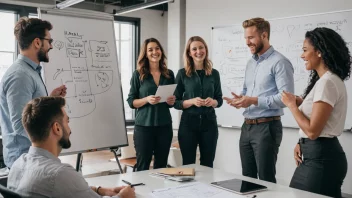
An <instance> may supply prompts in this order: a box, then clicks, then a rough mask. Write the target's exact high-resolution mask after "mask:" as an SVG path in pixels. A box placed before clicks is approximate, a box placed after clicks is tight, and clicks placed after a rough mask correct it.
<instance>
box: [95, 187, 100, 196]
mask: <svg viewBox="0 0 352 198" xmlns="http://www.w3.org/2000/svg"><path fill="white" fill-rule="evenodd" d="M100 188H101V186H96V187H95V192H96V193H97V194H98V195H100V194H99V189H100Z"/></svg>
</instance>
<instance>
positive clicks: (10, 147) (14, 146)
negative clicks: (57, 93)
mask: <svg viewBox="0 0 352 198" xmlns="http://www.w3.org/2000/svg"><path fill="white" fill-rule="evenodd" d="M41 69H42V67H41V66H40V65H38V64H36V63H35V62H33V61H32V60H30V59H29V58H28V57H26V56H23V55H21V54H20V55H19V56H18V59H17V60H16V61H15V62H14V63H13V64H12V65H11V67H9V69H8V70H7V71H6V73H5V74H4V76H3V78H2V80H1V84H0V99H1V101H0V124H1V131H2V143H3V155H4V161H5V164H6V166H7V167H9V168H11V166H12V164H13V162H14V161H15V160H16V159H17V158H19V157H20V156H21V155H22V154H23V153H26V152H28V149H29V147H30V145H31V142H30V140H29V137H28V135H27V133H26V132H25V130H24V128H23V126H22V110H23V108H24V106H25V105H26V104H27V103H28V102H29V101H30V100H32V99H33V98H37V97H41V96H47V92H46V88H45V85H44V83H43V81H42V79H41V77H40V72H41Z"/></svg>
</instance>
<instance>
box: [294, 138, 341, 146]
mask: <svg viewBox="0 0 352 198" xmlns="http://www.w3.org/2000/svg"><path fill="white" fill-rule="evenodd" d="M335 139H337V137H336V136H335V137H333V138H329V137H318V138H317V139H315V140H311V139H309V138H299V142H298V143H299V144H304V143H306V142H311V141H319V142H324V141H334V140H335Z"/></svg>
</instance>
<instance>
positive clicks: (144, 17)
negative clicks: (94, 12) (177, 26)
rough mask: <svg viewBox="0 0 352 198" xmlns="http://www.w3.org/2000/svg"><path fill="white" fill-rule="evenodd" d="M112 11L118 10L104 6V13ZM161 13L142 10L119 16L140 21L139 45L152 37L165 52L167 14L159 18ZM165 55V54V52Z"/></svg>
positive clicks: (114, 7)
mask: <svg viewBox="0 0 352 198" xmlns="http://www.w3.org/2000/svg"><path fill="white" fill-rule="evenodd" d="M112 9H117V10H118V9H119V8H118V7H116V6H106V7H105V11H106V12H109V13H112ZM161 14H162V11H159V10H150V9H143V10H138V11H134V12H130V13H127V14H124V15H121V16H126V17H135V18H140V19H141V45H142V44H143V42H144V40H145V39H147V38H151V37H154V38H156V39H158V40H159V41H160V43H161V45H162V46H163V48H164V50H165V51H167V18H168V17H167V15H168V12H165V13H164V16H161ZM165 53H166V52H165Z"/></svg>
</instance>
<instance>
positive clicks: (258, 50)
mask: <svg viewBox="0 0 352 198" xmlns="http://www.w3.org/2000/svg"><path fill="white" fill-rule="evenodd" d="M263 34H264V33H260V32H258V30H257V27H255V26H250V27H247V28H245V30H244V38H245V39H246V44H247V46H248V47H249V50H250V51H251V53H252V54H259V55H261V54H262V53H264V52H263V49H264V42H263Z"/></svg>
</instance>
